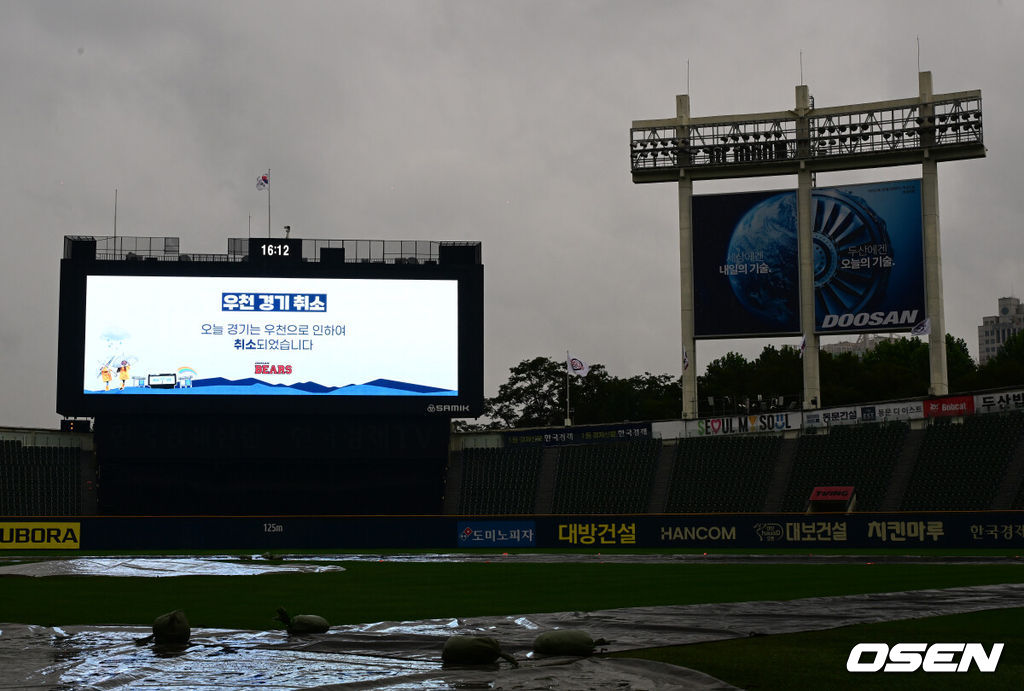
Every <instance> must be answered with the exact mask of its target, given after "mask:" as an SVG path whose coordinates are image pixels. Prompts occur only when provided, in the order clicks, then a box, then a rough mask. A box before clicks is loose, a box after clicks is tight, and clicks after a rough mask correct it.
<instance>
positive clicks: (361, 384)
mask: <svg viewBox="0 0 1024 691" xmlns="http://www.w3.org/2000/svg"><path fill="white" fill-rule="evenodd" d="M245 268H246V267H245V266H244V265H242V266H239V265H224V264H221V265H216V266H215V265H210V264H207V265H205V266H204V265H202V264H201V263H198V262H197V263H191V264H177V265H175V264H172V263H164V262H159V263H158V262H74V261H68V260H65V262H64V263H63V264H62V275H61V281H62V285H61V299H62V304H61V346H60V362H59V366H58V396H57V403H58V412H60V413H62V414H65V415H95V414H102V413H114V412H117V413H131V412H136V411H137V412H146V413H154V412H188V411H190V410H191V411H196V412H212V411H218V412H234V411H238V412H250V411H264V412H280V413H303V412H307V413H308V412H323V413H339V414H358V413H373V414H424V415H441V416H456V417H459V416H473V415H478V414H479V413H480V412H481V410H480V409H481V407H482V399H483V396H482V369H483V366H482V345H483V343H482V340H483V339H482V267H481V266H479V265H477V266H449V267H445V266H429V267H428V266H409V267H404V266H394V265H379V266H376V267H351V268H349V269H348V270H346V271H345V272H344V275H342V276H338V275H329V273H330V272H329V271H328V270H327V269H322V268H319V267H318V266H317V265H316V264H310V265H304V264H301V265H299V266H298V267H296V268H294V269H292V270H290V271H289V272H288V273H290V274H292V275H255V274H257V273H261V272H259V271H258V270H254V269H253V268H252V267H249V270H248V272H247V271H246V270H245ZM278 273H280V271H279V272H278ZM335 273H337V272H335ZM211 274H213V275H211Z"/></svg>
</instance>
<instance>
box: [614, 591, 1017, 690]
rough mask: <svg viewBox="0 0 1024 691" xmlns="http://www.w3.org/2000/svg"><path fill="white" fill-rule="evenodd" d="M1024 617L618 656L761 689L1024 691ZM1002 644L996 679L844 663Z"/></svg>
mask: <svg viewBox="0 0 1024 691" xmlns="http://www.w3.org/2000/svg"><path fill="white" fill-rule="evenodd" d="M1021 617H1024V609H999V610H989V611H984V612H972V613H970V614H957V615H952V616H945V617H930V618H928V619H912V620H904V621H892V622H885V623H881V624H862V625H858V626H844V627H841V628H838V629H828V630H825V631H811V632H807V633H792V634H785V635H778V636H758V637H755V638H741V639H736V640H729V641H714V642H711V643H695V644H693V645H684V646H674V647H667V648H649V649H647V650H637V651H629V652H624V653H615V654H613V655H612V657H631V658H637V657H638V658H643V659H646V660H657V661H659V662H668V663H670V664H674V665H682V666H683V667H689V668H691V669H699V670H700V671H702V672H705V673H707V674H710V675H711V676H713V677H717V678H719V679H721V680H723V681H726V682H728V683H730V684H732V685H733V686H738V687H739V688H742V689H748V690H749V691H754V690H755V689H821V688H827V689H829V690H830V691H833V690H835V691H844V690H847V689H849V690H851V691H852V690H853V689H858V690H859V689H900V690H901V691H903V690H905V689H912V690H913V689H920V690H921V691H925V690H928V691H931V690H933V689H970V688H973V689H986V690H993V691H995V690H997V689H1006V690H1007V691H1009V690H1010V689H1014V690H1017V689H1021V688H1024V654H1022V653H1024V635H1022V632H1021V631H1022V630H1021V621H1022V619H1021ZM868 642H871V643H875V642H884V643H887V644H889V645H890V646H892V645H894V644H896V643H898V642H903V643H914V642H917V643H920V642H929V643H937V642H944V643H949V642H960V643H982V644H984V646H985V650H986V651H991V649H992V647H991V646H992V644H993V643H1003V644H1005V647H1004V648H1003V653H1002V655H1001V656H1000V658H999V666H998V668H997V669H996V671H995V672H991V673H984V672H980V671H978V669H977V668H976V667H972V668H971V671H970V672H964V673H956V674H926V673H924V672H922V671H920V670H918V671H917V672H913V673H910V674H907V673H902V674H892V673H890V674H881V673H879V674H863V673H858V674H852V673H850V672H847V671H846V659H847V656H848V655H849V654H850V650H852V649H853V646H855V645H856V644H858V643H868Z"/></svg>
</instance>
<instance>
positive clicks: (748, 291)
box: [726, 192, 800, 331]
mask: <svg viewBox="0 0 1024 691" xmlns="http://www.w3.org/2000/svg"><path fill="white" fill-rule="evenodd" d="M796 229H797V224H796V195H795V194H793V193H792V192H784V193H782V194H777V195H775V196H774V197H769V198H768V199H765V200H764V201H763V202H760V203H759V204H758V205H757V206H755V207H753V208H752V209H750V211H748V212H747V213H746V214H745V215H744V216H743V218H741V219H740V221H739V223H737V224H736V227H735V228H734V229H733V232H732V240H731V241H730V242H729V249H728V252H727V254H726V256H727V258H728V259H727V260H728V262H729V264H736V265H741V264H742V265H746V266H758V267H761V269H762V272H750V271H748V272H746V273H735V274H732V275H731V276H729V283H730V284H731V285H732V290H733V293H735V295H736V299H737V300H739V302H740V304H741V305H743V307H744V308H745V309H746V310H747V311H748V312H749V313H751V314H753V315H756V316H757V317H759V318H761V319H762V320H764V321H765V322H766V323H767V324H768V325H770V326H771V327H772V328H776V329H778V330H781V331H786V330H796V329H797V328H799V323H800V322H799V318H798V314H797V309H798V307H797V305H798V296H799V292H798V289H797V284H796V280H797V276H798V272H797V271H796V267H797V237H796Z"/></svg>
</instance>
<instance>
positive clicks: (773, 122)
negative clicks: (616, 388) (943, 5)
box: [629, 72, 985, 419]
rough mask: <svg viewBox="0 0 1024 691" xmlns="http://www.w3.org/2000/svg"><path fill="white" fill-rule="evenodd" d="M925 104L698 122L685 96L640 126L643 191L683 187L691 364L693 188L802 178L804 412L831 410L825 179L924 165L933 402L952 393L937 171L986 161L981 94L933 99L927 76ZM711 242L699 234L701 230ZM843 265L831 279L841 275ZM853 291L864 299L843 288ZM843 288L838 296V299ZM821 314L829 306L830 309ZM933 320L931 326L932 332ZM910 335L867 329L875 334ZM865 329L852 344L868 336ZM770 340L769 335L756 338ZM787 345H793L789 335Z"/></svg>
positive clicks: (798, 109) (686, 388) (684, 294)
mask: <svg viewBox="0 0 1024 691" xmlns="http://www.w3.org/2000/svg"><path fill="white" fill-rule="evenodd" d="M918 86H919V93H918V95H917V96H916V97H912V98H904V99H897V100H892V101H878V102H873V103H861V104H854V105H846V106H836V107H829V108H815V107H814V104H813V100H812V99H811V96H810V92H809V90H808V87H807V86H806V85H800V86H797V87H796V106H795V108H794V109H793V110H790V111H781V112H773V113H756V114H743V115H719V116H711V117H701V118H693V117H690V98H689V96H688V95H681V96H676V116H675V117H674V118H663V119H660V120H636V121H634V122H633V124H632V128H631V129H630V145H629V146H630V168H631V171H632V175H633V182H634V183H651V182H674V183H676V185H677V188H678V194H679V266H680V318H681V323H682V357H683V358H684V359H685V358H686V357H687V354H690V357H693V356H695V354H696V342H695V341H696V339H697V338H701V337H703V338H709V337H711V336H707V335H703V336H702V335H701V334H698V333H697V332H696V330H695V323H694V314H695V298H694V290H695V286H694V255H693V248H694V245H693V234H694V228H693V183H694V181H695V180H717V179H725V178H741V177H760V176H768V175H796V176H797V181H798V186H797V193H796V194H797V197H796V210H797V222H796V225H797V228H796V236H797V255H796V256H797V257H798V260H797V261H798V264H799V276H798V286H799V332H800V334H802V336H803V338H804V346H805V349H804V356H803V406H804V408H818V407H820V405H821V387H820V383H819V371H818V339H819V336H820V335H821V334H822V333H833V332H829V331H828V330H827V329H823V328H822V325H821V324H819V323H818V320H817V318H816V314H818V312H816V290H817V289H818V288H820V287H821V285H822V284H823V283H824V282H826V281H827V280H831V278H832V277H833V276H832V275H831V274H830V275H829V276H825V275H824V274H823V272H824V271H825V270H826V269H827V268H828V265H829V254H830V253H831V256H832V258H833V260H834V259H835V255H836V253H835V251H834V249H835V248H834V247H833V246H832V245H830V244H829V242H828V240H827V238H824V237H823V235H822V233H820V232H819V230H820V218H817V217H815V216H813V215H812V214H813V213H814V211H815V210H816V209H817V208H818V207H813V208H812V188H813V186H814V174H815V173H817V172H822V171H837V170H856V169H864V168H882V167H888V166H900V165H914V164H919V165H921V169H922V174H921V221H922V229H923V257H924V295H925V316H926V317H927V320H928V321H927V322H926V323H928V324H930V331H929V342H928V343H929V360H930V380H929V381H930V386H929V393H930V394H932V395H935V396H941V395H944V394H947V393H948V392H949V384H948V378H947V375H946V341H945V320H944V317H943V300H942V275H941V269H942V261H941V252H940V243H939V204H938V177H937V164H938V163H939V162H940V161H952V160H958V159H967V158H981V157H984V156H985V146H984V140H983V137H982V117H981V91H978V90H975V91H961V92H956V93H947V94H933V93H932V76H931V72H921V73H919V75H918ZM697 232H700V229H699V228H698V229H697ZM834 264H835V262H834V261H833V265H832V270H833V271H834V269H835V266H834ZM843 290H845V291H846V292H850V291H853V290H855V288H852V287H851V286H849V285H844V286H843ZM839 292H840V291H839V289H838V288H836V289H835V292H834V294H835V295H839ZM821 308H822V306H821V305H819V308H818V309H819V310H820V309H821ZM923 321H924V320H922V322H923ZM899 330H903V331H909V330H910V326H909V325H908V326H905V327H901V328H892V327H891V326H885V327H884V328H878V325H873V326H865V328H861V329H860V331H859V332H867V331H899ZM857 332H858V331H857V330H855V329H850V330H847V331H844V332H843V333H857ZM752 335H762V334H752ZM780 335H782V334H780ZM682 412H683V418H684V419H692V418H695V417H697V373H696V367H693V368H685V367H684V369H683V411H682Z"/></svg>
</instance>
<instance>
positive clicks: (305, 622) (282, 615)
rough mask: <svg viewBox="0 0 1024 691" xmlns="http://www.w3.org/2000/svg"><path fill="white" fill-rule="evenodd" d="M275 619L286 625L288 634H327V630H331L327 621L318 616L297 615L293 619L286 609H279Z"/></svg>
mask: <svg viewBox="0 0 1024 691" xmlns="http://www.w3.org/2000/svg"><path fill="white" fill-rule="evenodd" d="M274 619H276V620H277V621H280V622H282V623H284V625H285V626H286V627H287V628H288V633H295V634H303V633H327V629H329V628H331V625H330V624H328V623H327V620H326V619H324V618H323V617H321V616H319V615H317V614H296V615H295V616H294V617H293V616H290V615H289V614H288V612H287V611H286V610H285V608H284V607H278V608H277V616H276V617H274Z"/></svg>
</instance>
